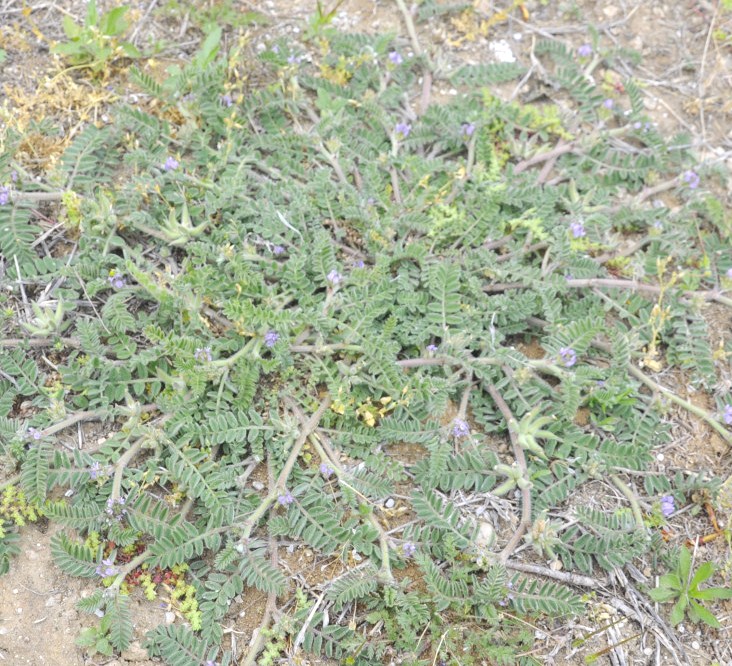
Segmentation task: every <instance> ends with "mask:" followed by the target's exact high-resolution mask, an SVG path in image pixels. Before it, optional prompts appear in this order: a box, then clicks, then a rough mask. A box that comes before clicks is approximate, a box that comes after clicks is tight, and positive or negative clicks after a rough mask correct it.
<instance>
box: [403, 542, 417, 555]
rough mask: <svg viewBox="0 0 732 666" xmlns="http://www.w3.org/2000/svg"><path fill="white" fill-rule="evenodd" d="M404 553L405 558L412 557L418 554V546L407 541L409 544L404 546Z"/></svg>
mask: <svg viewBox="0 0 732 666" xmlns="http://www.w3.org/2000/svg"><path fill="white" fill-rule="evenodd" d="M402 552H403V553H404V557H412V556H413V555H414V554H415V553H416V552H417V546H415V545H414V544H413V543H411V542H409V541H407V543H405V544H404V545H403V546H402Z"/></svg>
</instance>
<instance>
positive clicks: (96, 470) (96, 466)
mask: <svg viewBox="0 0 732 666" xmlns="http://www.w3.org/2000/svg"><path fill="white" fill-rule="evenodd" d="M88 471H89V476H90V477H91V478H92V480H96V478H97V477H98V476H99V475H100V474H101V473H102V463H100V462H99V461H98V460H95V461H94V462H93V463H92V464H91V466H90V467H89V470H88Z"/></svg>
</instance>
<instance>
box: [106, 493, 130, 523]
mask: <svg viewBox="0 0 732 666" xmlns="http://www.w3.org/2000/svg"><path fill="white" fill-rule="evenodd" d="M104 511H105V513H106V514H107V515H108V516H109V517H110V518H114V519H115V520H118V521H121V520H122V519H123V518H124V517H125V515H126V514H127V509H126V508H125V498H124V497H118V498H117V499H116V500H115V499H114V498H113V497H109V498H108V499H107V508H106V509H105V510H104Z"/></svg>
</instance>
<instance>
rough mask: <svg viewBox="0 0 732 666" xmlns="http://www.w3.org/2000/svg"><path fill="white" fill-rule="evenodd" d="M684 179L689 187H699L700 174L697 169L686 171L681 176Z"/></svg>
mask: <svg viewBox="0 0 732 666" xmlns="http://www.w3.org/2000/svg"><path fill="white" fill-rule="evenodd" d="M681 177H682V178H683V180H684V182H685V183H686V184H687V185H688V186H689V189H691V190H695V189H696V188H697V187H699V181H700V178H699V174H698V173H696V171H691V170H689V171H684V173H683V175H682V176H681Z"/></svg>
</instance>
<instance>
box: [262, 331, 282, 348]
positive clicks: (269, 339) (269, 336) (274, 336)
mask: <svg viewBox="0 0 732 666" xmlns="http://www.w3.org/2000/svg"><path fill="white" fill-rule="evenodd" d="M279 339H280V334H279V333H278V332H277V331H267V332H266V333H265V334H264V346H265V347H269V348H270V349H271V348H272V347H274V346H275V345H276V344H277V340H279Z"/></svg>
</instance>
